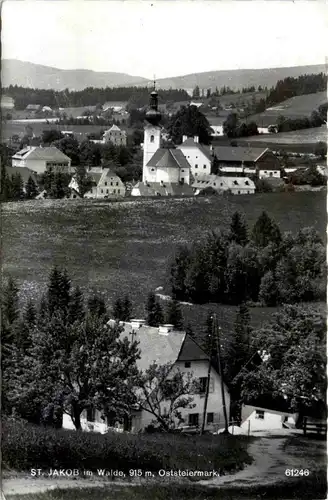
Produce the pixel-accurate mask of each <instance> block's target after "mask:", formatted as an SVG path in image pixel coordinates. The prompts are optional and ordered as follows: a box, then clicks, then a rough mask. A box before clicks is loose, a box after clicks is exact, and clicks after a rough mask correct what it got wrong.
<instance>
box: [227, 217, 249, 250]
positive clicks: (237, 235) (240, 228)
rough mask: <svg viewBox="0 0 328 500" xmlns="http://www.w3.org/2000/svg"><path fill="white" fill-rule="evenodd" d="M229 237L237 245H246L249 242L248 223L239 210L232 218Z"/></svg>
mask: <svg viewBox="0 0 328 500" xmlns="http://www.w3.org/2000/svg"><path fill="white" fill-rule="evenodd" d="M229 238H230V241H235V242H236V243H237V245H243V246H244V245H246V244H247V242H248V236H247V225H246V222H245V220H244V219H243V217H242V216H241V214H240V213H239V212H235V213H234V214H233V216H232V218H231V223H230V234H229Z"/></svg>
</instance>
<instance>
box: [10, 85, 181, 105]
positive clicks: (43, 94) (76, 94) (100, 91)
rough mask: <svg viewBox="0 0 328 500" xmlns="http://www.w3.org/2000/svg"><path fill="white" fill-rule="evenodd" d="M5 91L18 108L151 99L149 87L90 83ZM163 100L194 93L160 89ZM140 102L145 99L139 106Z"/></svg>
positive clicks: (159, 93)
mask: <svg viewBox="0 0 328 500" xmlns="http://www.w3.org/2000/svg"><path fill="white" fill-rule="evenodd" d="M3 93H4V94H5V95H8V96H10V97H12V98H13V99H14V100H15V108H16V109H19V110H23V109H26V107H27V106H28V104H39V105H41V106H49V107H51V108H54V109H57V108H67V107H83V106H94V105H101V106H102V105H103V104H105V102H107V101H129V102H130V103H132V104H136V107H141V106H142V105H145V104H147V103H148V101H149V93H150V89H149V87H115V88H113V87H105V88H94V87H88V88H86V89H83V90H79V91H75V90H69V89H65V90H59V91H58V90H53V89H31V88H26V87H20V86H17V85H10V86H9V87H6V88H4V89H3ZM158 95H159V101H160V102H163V103H165V102H167V101H185V100H189V99H190V97H189V95H188V93H187V92H186V91H185V90H181V89H168V90H162V89H159V90H158ZM139 103H142V104H141V106H139Z"/></svg>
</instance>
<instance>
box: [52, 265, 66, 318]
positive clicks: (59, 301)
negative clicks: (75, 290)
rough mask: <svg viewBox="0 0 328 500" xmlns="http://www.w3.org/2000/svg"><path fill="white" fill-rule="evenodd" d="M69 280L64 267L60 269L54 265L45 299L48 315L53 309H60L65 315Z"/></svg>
mask: <svg viewBox="0 0 328 500" xmlns="http://www.w3.org/2000/svg"><path fill="white" fill-rule="evenodd" d="M70 291H71V281H70V279H69V277H68V275H67V271H66V269H65V270H64V271H60V270H59V269H58V267H57V266H54V267H53V269H52V270H51V272H50V276H49V283H48V291H47V301H48V310H49V314H50V316H52V315H53V314H54V312H55V311H60V312H61V313H62V314H64V317H65V318H66V317H67V313H68V308H69V303H70V298H71V296H70Z"/></svg>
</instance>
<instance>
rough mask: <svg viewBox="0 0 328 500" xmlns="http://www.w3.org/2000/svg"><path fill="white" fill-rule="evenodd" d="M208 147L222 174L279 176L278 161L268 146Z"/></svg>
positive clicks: (260, 177)
mask: <svg viewBox="0 0 328 500" xmlns="http://www.w3.org/2000/svg"><path fill="white" fill-rule="evenodd" d="M209 149H210V150H211V153H212V155H213V156H214V155H215V156H216V158H217V159H218V167H219V169H220V171H221V172H222V173H224V174H230V175H233V174H237V175H238V174H239V175H245V174H246V175H247V174H253V175H256V177H258V178H259V179H264V178H266V177H277V178H280V177H281V165H280V161H279V159H278V158H277V157H276V156H275V155H274V154H273V153H272V151H270V150H269V149H268V148H251V147H237V146H236V147H233V146H215V147H213V146H211V147H210V148H209Z"/></svg>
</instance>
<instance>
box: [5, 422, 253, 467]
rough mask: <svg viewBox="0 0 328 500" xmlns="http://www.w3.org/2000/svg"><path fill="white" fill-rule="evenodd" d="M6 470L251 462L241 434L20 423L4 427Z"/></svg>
mask: <svg viewBox="0 0 328 500" xmlns="http://www.w3.org/2000/svg"><path fill="white" fill-rule="evenodd" d="M2 460H3V465H4V467H7V468H11V469H15V470H28V469H30V468H41V469H50V468H52V469H55V468H75V469H89V470H93V471H95V470H97V468H106V469H115V470H121V471H123V472H128V471H129V469H142V470H148V471H153V472H156V471H158V470H159V469H175V470H176V469H184V470H186V469H189V470H212V469H215V470H218V471H220V472H221V473H223V472H224V471H231V470H235V469H240V468H242V467H243V465H244V464H245V463H250V461H251V459H250V457H249V455H248V453H247V438H243V437H241V436H238V437H237V436H220V435H216V436H193V437H191V436H179V435H172V434H168V435H167V434H138V435H133V434H117V433H109V434H106V435H101V434H96V433H87V432H75V431H66V430H63V429H60V430H58V429H52V428H45V427H37V426H33V425H30V424H27V423H23V422H19V421H4V422H3V425H2Z"/></svg>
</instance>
